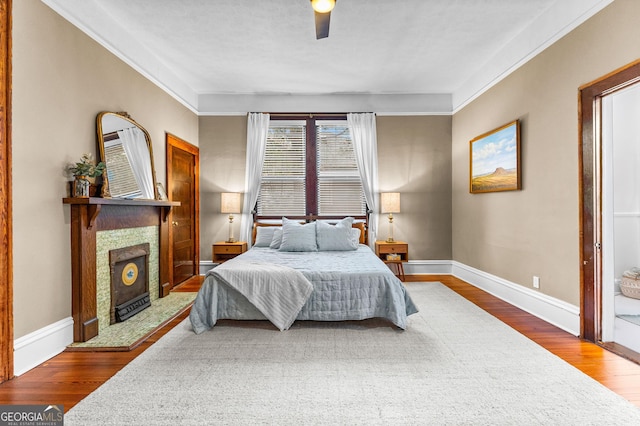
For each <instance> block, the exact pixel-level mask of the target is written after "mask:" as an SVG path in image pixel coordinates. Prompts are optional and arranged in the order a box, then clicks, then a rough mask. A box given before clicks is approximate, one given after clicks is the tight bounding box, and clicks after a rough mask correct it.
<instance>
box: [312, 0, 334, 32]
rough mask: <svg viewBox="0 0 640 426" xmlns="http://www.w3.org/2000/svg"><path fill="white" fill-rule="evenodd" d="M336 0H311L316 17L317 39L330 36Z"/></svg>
mask: <svg viewBox="0 0 640 426" xmlns="http://www.w3.org/2000/svg"><path fill="white" fill-rule="evenodd" d="M335 5H336V0H311V7H312V8H313V12H314V14H315V18H316V40H320V39H321V38H327V37H329V21H330V20H331V11H332V10H333V8H334V7H335Z"/></svg>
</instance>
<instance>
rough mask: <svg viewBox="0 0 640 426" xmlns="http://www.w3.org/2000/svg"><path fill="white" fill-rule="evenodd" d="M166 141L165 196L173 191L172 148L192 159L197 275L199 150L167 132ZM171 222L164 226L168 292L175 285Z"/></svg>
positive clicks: (195, 264)
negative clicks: (165, 228) (166, 229)
mask: <svg viewBox="0 0 640 426" xmlns="http://www.w3.org/2000/svg"><path fill="white" fill-rule="evenodd" d="M165 140H166V144H165V146H166V156H167V158H166V176H167V177H166V179H167V195H169V196H171V191H172V190H173V186H172V185H173V183H172V181H173V170H172V169H171V161H172V160H173V148H176V149H180V150H182V151H185V152H188V153H189V154H191V155H193V157H194V163H195V164H194V195H193V202H194V205H195V206H194V215H195V217H194V218H193V223H194V227H195V235H194V245H195V247H194V251H193V253H194V254H193V256H194V259H193V264H194V268H195V270H194V274H195V275H198V273H199V271H198V265H199V264H200V149H199V148H198V147H197V146H195V145H192V144H190V143H189V142H187V141H185V140H184V139H181V138H179V137H178V136H175V135H173V134H171V133H169V132H167V133H165ZM172 220H173V218H172V217H170V218H169V220H167V221H166V224H165V226H166V227H167V228H168V232H167V247H168V248H169V250H167V253H166V262H167V263H166V264H167V265H168V268H167V269H168V274H169V275H168V278H169V279H168V282H169V285H170V288H169V289H168V290H170V289H171V288H173V286H174V285H175V282H174V277H173V229H172V227H171V226H169V225H168V224H170V223H171V221H172Z"/></svg>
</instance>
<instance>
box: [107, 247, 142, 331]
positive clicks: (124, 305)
mask: <svg viewBox="0 0 640 426" xmlns="http://www.w3.org/2000/svg"><path fill="white" fill-rule="evenodd" d="M149 252H150V249H149V243H144V244H138V245H135V246H130V247H123V248H119V249H115V250H109V266H110V270H111V310H110V316H111V324H114V323H117V322H122V321H125V320H127V319H129V318H131V317H133V316H134V315H136V314H138V313H139V312H141V311H143V310H144V309H146V308H148V307H149V306H151V300H150V298H149V274H148V269H149Z"/></svg>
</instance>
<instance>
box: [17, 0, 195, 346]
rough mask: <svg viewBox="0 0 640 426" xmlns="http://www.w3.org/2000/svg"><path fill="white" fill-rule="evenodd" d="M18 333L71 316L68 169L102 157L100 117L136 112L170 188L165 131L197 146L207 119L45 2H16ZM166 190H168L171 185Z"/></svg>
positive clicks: (160, 176)
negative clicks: (89, 156)
mask: <svg viewBox="0 0 640 426" xmlns="http://www.w3.org/2000/svg"><path fill="white" fill-rule="evenodd" d="M13 5H14V10H13V25H14V27H13V135H12V137H13V224H14V252H13V260H14V280H13V286H14V323H15V328H14V333H15V337H16V338H19V337H22V336H24V335H25V334H28V333H30V332H33V331H35V330H38V329H40V328H42V327H45V326H47V325H50V324H52V323H54V322H56V321H59V320H62V319H64V318H67V317H69V316H70V315H71V260H70V250H71V249H70V226H69V221H70V214H69V206H66V205H63V204H62V198H63V197H64V196H66V195H67V192H66V191H67V186H66V182H67V177H66V176H65V174H64V172H63V169H64V167H65V165H66V164H67V163H69V162H72V161H76V160H77V159H79V158H80V155H81V154H82V153H85V152H91V153H93V154H94V156H97V154H98V151H97V147H96V135H95V133H96V130H95V128H96V126H95V118H96V115H97V114H98V112H100V111H103V110H110V111H127V112H129V114H131V116H132V117H133V118H134V119H135V120H137V121H138V122H139V123H140V124H142V125H143V126H144V127H145V128H146V129H147V130H148V131H149V133H150V135H151V138H152V141H153V148H154V162H155V165H156V173H157V177H158V180H159V181H160V182H163V183H166V182H165V167H164V164H165V146H164V145H165V141H164V137H165V131H167V132H170V133H173V134H175V135H177V136H179V137H181V138H184V139H186V140H187V141H189V142H191V143H193V144H195V145H197V144H198V117H197V116H196V115H195V114H194V113H192V112H191V111H189V110H188V109H187V108H185V107H184V106H182V104H180V103H179V102H177V101H175V100H174V99H173V98H171V97H170V96H169V95H167V94H166V93H165V92H163V91H162V90H160V89H159V88H158V87H157V86H155V85H154V84H152V83H151V82H150V81H149V80H147V79H145V78H144V77H143V76H142V75H140V74H138V73H137V72H136V71H134V70H133V69H132V68H130V67H129V66H128V65H126V64H124V63H123V62H122V61H120V60H119V59H117V58H116V57H115V56H113V55H112V54H111V53H109V52H108V51H107V50H105V49H104V48H102V47H101V46H100V45H98V44H97V43H96V42H94V41H93V40H91V39H90V38H89V37H87V36H86V35H84V33H82V32H81V31H80V30H78V29H77V28H75V27H74V26H72V25H71V24H69V23H68V22H67V21H65V20H64V19H62V18H61V17H60V16H58V15H57V14H56V13H55V12H53V11H52V10H51V9H49V8H48V7H47V6H46V5H44V4H43V3H42V2H40V1H39V0H20V1H15V2H14V3H13ZM165 187H166V185H165Z"/></svg>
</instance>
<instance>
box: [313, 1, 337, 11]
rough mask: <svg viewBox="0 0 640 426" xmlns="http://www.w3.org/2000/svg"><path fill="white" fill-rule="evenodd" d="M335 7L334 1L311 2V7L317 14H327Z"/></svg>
mask: <svg viewBox="0 0 640 426" xmlns="http://www.w3.org/2000/svg"><path fill="white" fill-rule="evenodd" d="M335 5H336V0H311V7H312V8H313V10H315V11H316V12H318V13H329V12H331V11H332V10H333V8H334V6H335Z"/></svg>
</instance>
